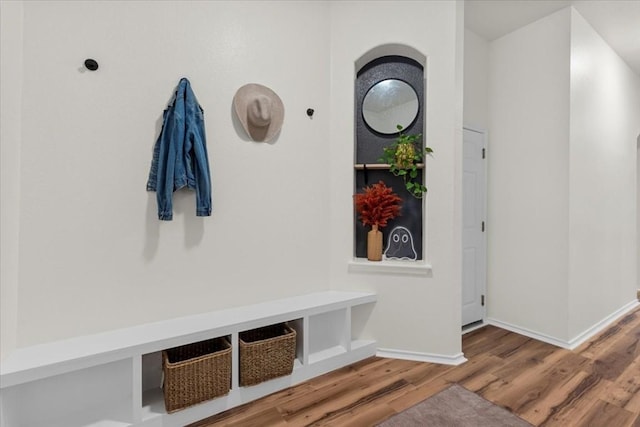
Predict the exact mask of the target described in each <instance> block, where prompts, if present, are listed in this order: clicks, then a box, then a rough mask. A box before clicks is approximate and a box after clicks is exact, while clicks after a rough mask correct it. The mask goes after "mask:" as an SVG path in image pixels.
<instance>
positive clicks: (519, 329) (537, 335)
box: [486, 317, 568, 348]
mask: <svg viewBox="0 0 640 427" xmlns="http://www.w3.org/2000/svg"><path fill="white" fill-rule="evenodd" d="M486 322H487V324H489V325H493V326H496V327H498V328H501V329H506V330H507V331H511V332H515V333H516V334H520V335H524V336H525V337H529V338H533V339H534V340H538V341H542V342H546V343H547V344H551V345H555V346H556V347H562V348H568V347H567V346H568V343H567V342H566V341H563V340H559V339H557V338H555V337H552V336H550V335H546V334H542V333H540V332H536V331H532V330H531V329H527V328H522V327H520V326H516V325H512V324H511V323H507V322H503V321H501V320H498V319H493V318H491V317H489V318H487V320H486Z"/></svg>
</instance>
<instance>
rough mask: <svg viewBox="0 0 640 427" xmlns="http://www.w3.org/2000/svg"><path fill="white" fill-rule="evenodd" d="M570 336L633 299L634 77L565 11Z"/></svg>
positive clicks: (638, 107) (639, 105)
mask: <svg viewBox="0 0 640 427" xmlns="http://www.w3.org/2000/svg"><path fill="white" fill-rule="evenodd" d="M570 121H571V127H570V128H571V131H570V157H571V159H570V168H569V170H570V173H569V193H570V207H569V211H570V217H569V238H570V250H569V253H570V256H569V266H570V268H569V302H570V305H569V308H570V311H569V337H570V338H573V337H575V336H576V335H578V334H580V333H581V332H583V331H584V330H586V329H587V328H589V327H591V326H592V325H594V324H596V323H597V322H599V321H600V320H602V319H603V318H605V317H606V316H608V315H609V314H611V313H612V312H614V311H616V310H618V309H619V308H621V307H622V306H624V305H625V304H627V303H629V302H630V301H633V300H634V298H635V294H636V287H637V278H636V275H637V267H636V263H637V256H636V244H637V240H636V196H637V191H636V155H637V137H638V135H639V134H640V77H639V76H638V75H636V74H635V73H633V71H631V69H630V68H629V67H628V66H627V65H626V64H625V63H624V62H623V61H622V60H621V59H620V57H618V55H617V54H616V53H615V52H614V51H613V50H612V49H611V48H610V47H609V46H608V45H607V44H606V43H605V42H604V40H602V38H601V37H600V36H599V35H598V33H596V31H595V30H594V29H593V28H592V27H591V26H590V25H589V24H588V23H587V21H586V20H585V19H584V18H583V17H582V16H581V15H580V14H579V13H578V12H577V11H576V10H574V9H571V119H570Z"/></svg>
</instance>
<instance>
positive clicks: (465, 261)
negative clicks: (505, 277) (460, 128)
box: [462, 129, 487, 326]
mask: <svg viewBox="0 0 640 427" xmlns="http://www.w3.org/2000/svg"><path fill="white" fill-rule="evenodd" d="M485 154H486V150H485V134H484V133H482V132H477V131H474V130H471V129H464V139H463V157H464V166H463V169H464V176H463V189H462V192H463V194H462V196H463V199H462V218H463V227H462V325H463V326H464V325H468V324H469V323H473V322H477V321H479V320H482V319H483V317H484V302H485V296H484V295H485V284H486V270H487V267H486V265H487V261H486V260H487V248H486V237H485V236H486V233H485V226H486V224H485V211H486V209H485V205H486V204H485V199H486V196H485V194H486V180H485V176H486V163H485V162H486V160H485V157H486V155H485Z"/></svg>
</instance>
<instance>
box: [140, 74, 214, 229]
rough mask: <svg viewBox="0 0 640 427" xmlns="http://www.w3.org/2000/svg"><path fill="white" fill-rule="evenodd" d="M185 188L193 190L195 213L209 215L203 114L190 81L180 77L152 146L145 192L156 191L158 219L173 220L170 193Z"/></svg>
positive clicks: (209, 190)
mask: <svg viewBox="0 0 640 427" xmlns="http://www.w3.org/2000/svg"><path fill="white" fill-rule="evenodd" d="M182 187H187V188H190V189H193V190H195V193H196V215H197V216H210V215H211V174H210V172H209V160H208V155H207V143H206V138H205V131H204V113H203V110H202V108H201V107H200V105H199V104H198V101H197V99H196V96H195V95H194V93H193V91H192V90H191V84H190V83H189V80H187V79H186V78H182V79H181V80H180V83H179V84H178V88H177V89H176V93H175V96H174V98H173V100H172V102H171V103H170V104H169V106H168V108H167V109H166V110H164V113H163V123H162V130H161V131H160V135H159V136H158V139H157V141H156V143H155V146H154V147H153V159H152V161H151V170H150V171H149V180H148V181H147V191H155V192H156V199H157V201H158V218H159V219H160V220H163V221H171V220H172V219H173V199H172V197H173V192H174V191H176V190H179V189H181V188H182Z"/></svg>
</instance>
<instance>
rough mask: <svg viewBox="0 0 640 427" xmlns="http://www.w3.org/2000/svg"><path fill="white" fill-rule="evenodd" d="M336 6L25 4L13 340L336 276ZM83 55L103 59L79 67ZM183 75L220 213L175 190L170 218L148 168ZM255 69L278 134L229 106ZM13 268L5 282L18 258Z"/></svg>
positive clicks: (29, 340) (266, 293)
mask: <svg viewBox="0 0 640 427" xmlns="http://www.w3.org/2000/svg"><path fill="white" fill-rule="evenodd" d="M4 12H5V8H4V2H3V47H2V50H3V52H2V53H3V61H2V63H3V68H2V71H3V87H2V97H3V98H2V99H3V106H4V102H8V103H16V104H19V100H20V96H19V90H20V89H19V88H20V82H19V80H17V81H16V82H11V84H14V83H15V86H16V89H13V86H12V85H9V84H6V85H5V81H4V78H5V75H4V72H5V69H9V66H5V64H8V62H9V61H12V58H16V59H19V55H20V51H19V49H17V50H18V51H17V52H13V54H11V52H7V58H6V60H5V44H4V34H5V31H7V32H11V33H17V34H19V30H17V29H15V30H14V29H13V28H7V29H5V20H4V18H5V16H4ZM6 18H7V20H8V19H9V18H10V16H9V15H7V16H6ZM328 22H329V21H328V4H327V3H326V2H288V1H282V2H277V1H270V2H264V3H263V2H237V1H229V2H198V1H194V2H147V1H130V2H111V1H107V2H95V1H79V2H60V1H52V2H25V3H24V49H23V56H24V74H23V76H24V80H23V82H24V85H23V91H22V103H23V112H24V114H23V116H22V143H21V146H20V147H19V146H18V145H17V144H16V143H15V141H16V140H17V138H18V137H17V136H16V135H17V131H16V128H15V127H14V128H13V130H11V129H9V130H7V132H8V133H9V132H10V133H11V135H10V136H9V137H8V139H7V141H10V142H11V145H10V146H9V147H8V149H9V150H10V157H8V158H7V160H6V161H7V162H12V161H14V160H16V159H17V157H16V156H17V154H16V152H17V151H18V148H20V149H21V150H22V156H21V162H17V163H14V164H11V165H10V166H9V168H8V169H6V173H7V175H8V176H10V178H11V179H10V180H7V182H6V184H7V185H8V186H10V190H11V191H9V192H8V193H5V156H4V147H5V133H4V132H5V128H4V119H5V117H4V115H3V134H2V139H3V166H2V167H3V188H2V206H3V211H2V212H3V221H4V218H5V210H4V209H5V208H4V207H5V206H7V204H6V203H5V202H7V203H8V202H11V201H12V200H13V199H14V196H15V194H14V193H15V191H14V190H15V189H16V188H17V187H16V185H17V184H16V182H18V181H17V180H19V182H20V187H19V189H20V194H21V197H22V200H21V206H20V212H19V222H20V227H21V228H20V235H19V242H18V243H19V249H20V268H19V272H18V273H19V277H20V284H19V294H20V298H19V301H18V322H17V336H18V345H19V346H25V345H30V344H35V343H40V342H45V341H50V340H55V339H59V338H64V337H69V336H76V335H81V334H86V333H92V332H97V331H101V330H106V329H112V328H118V327H124V326H128V325H132V324H139V323H143V322H148V321H154V320H158V319H166V318H171V317H175V316H181V315H187V314H194V313H198V312H204V311H209V310H214V309H218V308H225V307H230V306H237V305H242V304H248V303H252V302H257V301H262V300H268V299H274V298H279V297H284V296H290V295H296V294H304V293H308V292H312V291H316V290H323V289H328V287H329V284H328V279H329V277H328V273H329V269H328V266H327V253H328V251H329V248H330V247H329V236H328V233H327V229H328V227H329V226H330V221H329V215H328V210H327V206H328V205H329V201H330V198H329V190H330V186H329V184H328V179H329V176H330V172H329V170H328V165H329V152H330V150H329V142H328V141H329V132H328V129H329V89H330V86H329V67H328V57H329V37H328ZM15 25H18V23H15ZM12 43H18V44H19V40H18V41H14V42H12ZM14 50H15V49H14ZM10 54H11V55H10ZM87 57H92V58H95V59H96V60H97V61H98V62H99V64H100V69H99V70H98V71H97V72H88V71H86V70H83V69H82V64H83V61H84V59H85V58H87ZM16 67H18V65H16ZM11 71H12V72H13V74H16V75H18V77H19V76H20V73H19V72H18V71H17V68H16V70H15V71H14V70H13V69H11ZM183 76H186V77H188V78H189V79H190V80H191V83H192V86H193V89H194V91H195V93H196V96H197V97H198V99H199V101H200V103H201V104H202V106H203V108H204V111H205V121H206V126H207V128H206V132H207V137H208V149H209V158H210V165H211V171H212V181H213V203H214V208H213V216H212V217H210V218H196V217H195V213H194V209H195V199H194V195H193V194H192V193H188V192H180V193H178V194H177V195H176V196H175V200H176V203H175V215H174V221H172V222H160V221H158V220H157V216H156V202H155V193H147V192H146V191H145V184H146V180H147V175H148V171H149V165H150V161H151V152H152V147H153V144H154V142H155V139H156V137H157V134H158V131H159V126H160V118H161V117H162V116H161V114H162V111H163V109H164V108H165V107H166V105H167V103H168V101H169V99H170V97H171V96H172V93H173V91H174V89H175V87H176V85H177V83H178V81H179V79H180V78H181V77H183ZM249 82H256V83H261V84H265V85H267V86H269V87H271V88H272V89H273V90H274V91H276V92H277V93H278V94H279V96H280V97H281V98H282V100H283V102H284V104H285V110H286V111H285V121H284V126H283V128H282V132H281V134H280V136H279V138H278V139H277V141H276V142H274V143H273V144H263V143H254V142H250V141H248V140H247V138H246V137H245V135H244V134H243V132H242V130H241V128H240V127H239V126H238V124H237V122H236V121H235V119H234V118H233V115H232V98H233V95H234V94H235V91H236V90H237V89H238V88H239V87H240V86H242V85H244V84H245V83H249ZM5 89H6V90H7V91H8V92H5ZM308 107H311V108H314V109H315V110H316V114H315V116H314V117H313V119H312V120H311V119H309V118H308V117H307V115H306V113H305V112H306V109H307V108H308ZM16 126H17V125H16ZM15 209H16V208H15V207H13V205H12V206H9V207H8V208H7V212H8V213H9V216H10V218H9V217H8V221H9V224H8V228H5V223H4V222H3V224H2V230H3V233H2V235H3V277H2V279H3V292H4V290H5V285H4V283H5V269H4V262H5V261H6V262H7V264H9V265H11V266H15V265H16V264H15V256H13V253H9V254H8V255H7V258H5V253H4V248H5V246H4V245H5V241H6V242H7V244H9V245H13V244H14V243H16V242H15V241H16V239H17V237H15V236H14V235H13V234H14V231H13V228H12V226H13V225H14V224H15V223H16V221H17V218H15V213H16V210H15ZM5 230H7V231H10V232H9V233H8V234H9V235H8V236H7V234H5ZM5 239H6V240H5ZM11 248H12V249H13V248H14V246H11ZM6 274H7V276H8V277H9V282H7V283H8V286H7V289H8V290H9V291H11V290H12V288H11V286H12V283H15V280H14V279H15V277H16V274H17V273H16V272H13V271H8V272H7V273H6ZM10 301H15V298H14V299H13V300H9V301H7V303H9V302H10ZM3 304H4V295H3ZM3 308H4V306H3ZM10 316H11V312H10V311H9V312H5V310H4V309H3V311H2V325H3V328H5V326H6V327H7V328H10V327H11V325H12V323H11V321H9V323H7V324H5V320H6V319H9V320H10ZM14 323H15V322H14ZM4 332H5V330H4V329H3V339H4V336H5V334H4Z"/></svg>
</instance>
